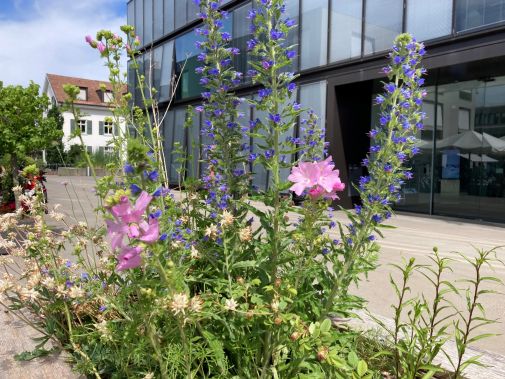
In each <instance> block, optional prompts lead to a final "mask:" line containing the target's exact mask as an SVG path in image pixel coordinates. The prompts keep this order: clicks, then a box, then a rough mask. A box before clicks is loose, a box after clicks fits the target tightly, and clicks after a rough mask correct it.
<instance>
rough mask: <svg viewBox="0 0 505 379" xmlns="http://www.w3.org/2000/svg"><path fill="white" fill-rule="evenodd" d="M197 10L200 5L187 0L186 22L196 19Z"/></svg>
mask: <svg viewBox="0 0 505 379" xmlns="http://www.w3.org/2000/svg"><path fill="white" fill-rule="evenodd" d="M199 12H200V7H199V6H198V5H196V4H195V2H194V1H193V0H188V22H190V21H193V20H196V19H197V16H196V15H197V14H198V13H199Z"/></svg>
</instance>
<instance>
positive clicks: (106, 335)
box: [93, 320, 112, 341]
mask: <svg viewBox="0 0 505 379" xmlns="http://www.w3.org/2000/svg"><path fill="white" fill-rule="evenodd" d="M107 325H108V323H107V321H106V320H102V321H101V322H99V323H96V324H93V326H94V327H95V329H96V330H97V331H98V333H100V338H101V339H104V340H106V341H112V335H111V332H110V330H109V328H108V327H107Z"/></svg>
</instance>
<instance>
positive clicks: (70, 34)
mask: <svg viewBox="0 0 505 379" xmlns="http://www.w3.org/2000/svg"><path fill="white" fill-rule="evenodd" d="M126 3H127V1H126V0H0V81H3V83H4V85H11V84H13V85H18V84H19V85H23V86H26V85H28V83H29V82H30V80H33V81H34V82H35V83H37V84H39V85H40V86H41V87H42V85H43V83H44V79H45V75H46V74H47V73H50V74H59V75H67V76H75V77H81V78H87V79H97V80H107V78H108V71H107V69H106V67H104V65H103V61H102V60H101V58H100V57H99V54H98V51H97V50H94V49H92V48H90V47H89V46H88V45H87V44H86V43H85V42H84V37H85V36H86V35H88V34H89V35H92V36H95V34H96V32H97V31H98V30H100V29H109V30H111V31H114V32H118V34H119V33H120V30H119V27H120V26H121V25H124V24H126Z"/></svg>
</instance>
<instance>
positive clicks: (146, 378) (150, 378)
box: [142, 372, 154, 379]
mask: <svg viewBox="0 0 505 379" xmlns="http://www.w3.org/2000/svg"><path fill="white" fill-rule="evenodd" d="M142 379H154V373H153V372H148V373H147V374H145V375H144V377H143V378H142Z"/></svg>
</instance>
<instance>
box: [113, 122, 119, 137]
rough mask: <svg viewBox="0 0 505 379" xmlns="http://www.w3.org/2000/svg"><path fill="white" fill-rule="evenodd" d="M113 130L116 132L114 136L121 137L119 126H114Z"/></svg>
mask: <svg viewBox="0 0 505 379" xmlns="http://www.w3.org/2000/svg"><path fill="white" fill-rule="evenodd" d="M112 129H113V130H114V135H115V136H118V135H119V125H116V124H114V126H113V127H112Z"/></svg>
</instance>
